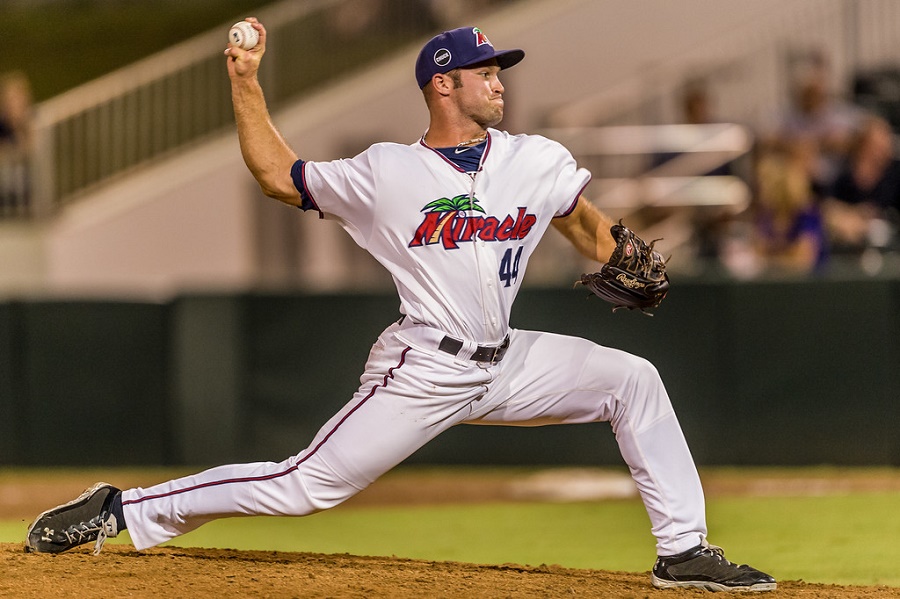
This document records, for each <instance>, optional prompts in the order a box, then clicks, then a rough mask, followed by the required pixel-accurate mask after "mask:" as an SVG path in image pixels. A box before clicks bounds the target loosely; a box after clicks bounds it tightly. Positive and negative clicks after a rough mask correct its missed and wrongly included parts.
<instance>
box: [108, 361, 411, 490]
mask: <svg viewBox="0 0 900 599" xmlns="http://www.w3.org/2000/svg"><path fill="white" fill-rule="evenodd" d="M410 349H412V348H411V347H408V346H407V348H406V349H404V350H403V353H401V354H400V361H399V362H398V363H397V365H396V366H392V367H391V368H390V369H388V371H387V374H385V375H384V381H383V382H381V383H380V384H378V385H375V386H374V387H372V390H371V391H369V394H368V395H366V396H365V397H364V398H362V400H360V402H359V403H358V404H356V405H355V406H354V407H353V409H351V410H350V411H349V412H347V413H346V414H345V415H344V417H343V418H341V420H340V421H339V422H338V423H337V424H335V425H334V428H332V429H331V430H330V431H328V434H327V435H325V438H324V439H322V440H321V441H320V442H319V444H318V445H316V446H315V447H314V448H313V450H312V451H310V452H309V453H308V454H306V455H305V456H303V459H301V460H300V461H299V462H297V463H296V464H294V465H293V466H291V467H290V468H288V469H287V470H284V471H283V472H276V473H274V474H267V475H265V476H247V477H244V478H229V479H224V480H213V481H209V482H205V483H202V484H199V485H194V486H193V487H185V488H184V489H176V490H174V491H169V492H168V493H159V494H157V495H146V496H144V497H139V498H137V499H129V500H127V501H123V502H122V505H135V504H138V503H143V502H144V501H148V500H151V499H162V498H164V497H173V496H175V495H181V494H182V493H187V492H188V491H197V490H200V489H207V488H209V487H218V486H221V485H228V484H231V483H254V482H262V481H267V480H274V479H276V478H281V477H283V476H287V475H288V474H291V473H292V472H294V471H296V470H297V469H298V468H299V467H300V464H302V463H303V462H305V461H306V460H308V459H309V458H311V457H312V456H314V455H315V454H316V452H317V451H319V449H320V448H321V447H322V446H323V445H325V443H326V442H327V441H328V439H330V438H331V436H332V435H333V434H334V433H335V432H336V431H337V429H338V428H340V426H341V425H342V424H343V423H344V422H346V421H347V419H348V418H349V417H350V416H351V415H353V413H354V412H356V410H358V409H359V408H361V407H362V406H363V405H364V404H365V403H366V402H367V401H369V399H371V398H372V396H373V395H375V392H376V391H377V390H378V389H380V388H383V387H387V384H388V379H392V378H394V371H395V370H397V369H398V368H400V367H401V366H403V364H404V362H406V354H407V352H408V351H409V350H410Z"/></svg>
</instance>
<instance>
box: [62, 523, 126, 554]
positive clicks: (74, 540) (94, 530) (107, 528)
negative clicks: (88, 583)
mask: <svg viewBox="0 0 900 599" xmlns="http://www.w3.org/2000/svg"><path fill="white" fill-rule="evenodd" d="M62 534H63V536H65V538H66V541H68V543H69V544H70V545H71V546H73V547H75V546H77V545H82V544H84V543H89V542H90V541H93V540H95V539H96V541H97V542H96V543H95V544H94V551H93V553H94V555H99V554H100V550H101V549H102V548H103V544H104V543H105V542H106V539H107V538H109V537H115V536H116V535H117V534H118V529H117V527H116V517H115V516H113V515H112V514H110V515H108V516H107V517H106V518H104V517H103V514H100V515H98V516H95V517H93V518H91V519H90V520H88V521H87V522H79V523H78V524H73V525H72V526H70V527H69V528H67V529H65V530H63V531H62Z"/></svg>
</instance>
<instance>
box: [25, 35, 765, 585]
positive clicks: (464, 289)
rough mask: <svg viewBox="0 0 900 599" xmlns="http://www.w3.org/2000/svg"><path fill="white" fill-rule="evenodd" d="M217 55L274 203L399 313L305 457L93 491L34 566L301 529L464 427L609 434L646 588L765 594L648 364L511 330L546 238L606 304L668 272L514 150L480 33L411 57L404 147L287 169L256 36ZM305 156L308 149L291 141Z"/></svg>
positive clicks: (656, 284) (530, 155) (498, 67)
mask: <svg viewBox="0 0 900 599" xmlns="http://www.w3.org/2000/svg"><path fill="white" fill-rule="evenodd" d="M247 22H248V23H250V24H251V25H252V27H253V28H254V29H255V30H256V31H257V32H258V34H259V41H258V43H257V45H256V46H255V47H253V48H251V49H249V50H247V49H243V48H240V47H238V46H236V45H234V44H229V46H228V48H227V49H226V50H225V56H226V62H227V68H228V74H229V76H230V79H231V86H232V97H233V103H234V113H235V118H236V121H237V130H238V138H239V141H240V148H241V152H242V155H243V158H244V161H245V162H246V164H247V167H248V168H249V170H250V172H251V173H252V174H253V176H254V177H255V178H256V180H257V181H258V182H259V184H260V186H261V188H262V190H263V191H264V192H265V194H266V195H268V196H270V197H272V198H275V199H277V200H280V201H282V202H285V203H287V204H291V205H294V206H297V207H299V208H301V209H302V210H304V211H311V212H314V213H318V214H319V215H321V216H323V217H324V218H327V219H333V220H335V221H337V222H338V223H339V224H340V225H341V227H343V228H344V229H345V230H346V231H347V233H348V234H349V235H350V236H351V237H352V238H353V240H354V241H355V242H356V243H357V244H359V245H360V246H361V247H362V248H364V249H366V250H367V251H368V252H369V253H371V254H372V256H374V257H375V259H377V260H378V261H379V262H380V263H381V264H382V265H383V266H384V268H386V269H387V270H388V271H389V272H390V274H391V276H392V277H393V280H394V282H395V284H396V286H397V293H398V294H399V297H400V312H401V314H402V317H401V318H400V319H399V320H397V321H396V322H394V323H392V324H390V326H388V327H387V328H386V329H385V330H384V332H383V333H382V334H381V335H380V336H379V337H378V339H377V340H376V341H375V343H374V345H373V346H372V349H371V352H370V354H369V357H368V360H367V362H366V364H365V370H364V373H363V374H362V376H361V378H360V386H359V389H358V391H357V392H356V394H355V395H354V396H353V397H352V398H351V399H350V401H349V402H348V403H347V404H346V405H345V406H344V407H343V408H342V409H341V410H340V411H339V412H338V413H337V414H335V415H334V417H333V418H332V419H331V420H329V421H328V422H327V423H325V425H324V426H323V427H322V428H321V430H320V431H319V432H318V434H317V435H316V436H315V438H314V439H312V442H311V443H310V444H309V446H308V447H306V448H305V449H303V450H302V451H300V452H299V453H298V454H296V455H294V456H292V457H289V458H287V459H285V460H284V461H281V462H260V463H251V464H238V465H228V466H221V467H218V468H213V469H211V470H207V471H205V472H202V473H200V474H196V475H194V476H188V477H185V478H181V479H177V480H172V481H169V482H165V483H162V484H159V485H156V486H153V487H150V488H135V489H126V490H121V491H120V490H119V489H117V488H115V487H113V486H112V485H109V484H107V483H98V484H96V485H94V486H93V487H91V488H90V489H88V490H86V491H85V492H84V494H82V495H81V496H80V497H78V498H76V499H75V500H73V501H72V502H70V503H67V504H65V505H63V506H59V507H57V508H54V509H51V510H48V511H46V512H44V513H43V514H41V515H40V516H39V517H38V518H37V520H36V521H35V522H34V524H33V525H32V527H31V529H30V530H29V532H28V537H27V541H26V548H27V549H28V550H29V551H38V552H51V553H53V552H60V551H65V550H67V549H70V548H72V547H75V546H77V545H81V544H83V543H88V542H94V543H95V551H96V552H99V550H100V547H101V546H102V544H103V542H104V540H105V539H106V538H107V537H111V536H115V535H116V534H118V533H119V532H120V531H122V530H124V529H125V528H127V529H128V530H129V532H130V535H131V538H132V540H133V542H134V545H135V547H136V548H137V549H144V548H147V547H152V546H154V545H158V544H160V543H163V542H165V541H168V540H170V539H172V538H174V537H176V536H178V535H182V534H184V533H186V532H188V531H191V530H193V529H195V528H197V527H199V526H201V525H202V524H204V523H206V522H209V521H210V520H213V519H216V518H223V517H230V516H239V515H279V516H304V515H307V514H311V513H314V512H317V511H320V510H325V509H328V508H330V507H333V506H335V505H338V504H339V503H341V502H343V501H345V500H346V499H348V498H349V497H351V496H353V495H354V494H355V493H358V492H359V491H361V490H362V489H365V488H366V487H367V486H368V485H370V484H372V483H373V482H374V481H375V480H376V479H377V478H378V477H379V476H381V475H382V474H384V473H385V472H387V471H388V470H390V469H391V468H393V467H394V466H395V465H397V464H399V463H400V462H402V461H403V460H404V459H405V458H407V457H408V456H410V455H411V454H412V453H413V452H415V451H416V450H417V449H419V448H420V447H422V445H424V444H425V443H427V442H428V441H429V440H431V439H432V438H434V437H436V436H437V435H439V434H440V433H441V432H443V431H444V430H446V429H448V428H450V427H452V426H455V425H457V424H479V425H511V426H535V425H545V424H568V423H585V422H599V421H606V422H610V423H611V425H612V429H613V431H614V433H615V436H616V440H617V442H618V445H619V448H620V450H621V453H622V457H623V458H624V460H625V462H626V463H627V465H628V467H629V469H630V471H631V474H632V476H633V478H634V481H635V483H636V484H637V488H638V490H639V492H640V495H641V498H642V500H643V503H644V505H645V506H646V509H647V513H648V514H649V517H650V522H651V525H652V533H653V535H654V536H655V537H656V548H657V555H658V557H657V560H656V563H655V565H654V566H653V569H652V575H651V580H652V584H653V585H654V586H656V587H661V588H670V587H701V588H707V589H710V590H726V591H732V590H752V591H766V590H773V589H775V588H776V583H775V580H774V579H773V578H772V577H771V576H769V575H767V574H764V573H763V572H760V571H758V570H756V569H754V568H751V567H750V566H746V565H737V564H734V563H732V562H730V561H728V560H726V559H725V557H724V555H723V552H722V550H721V549H720V548H718V547H715V546H714V545H710V544H709V543H708V542H707V540H706V537H707V529H706V517H705V506H704V497H703V491H702V488H701V485H700V480H699V477H698V475H697V471H696V468H695V466H694V463H693V459H692V457H691V454H690V451H689V449H688V446H687V443H686V442H685V439H684V436H683V434H682V431H681V428H680V426H679V423H678V420H677V419H676V416H675V413H674V411H673V409H672V405H671V403H670V401H669V397H668V396H667V394H666V390H665V388H664V386H663V383H662V381H661V380H660V377H659V375H658V373H657V371H656V369H655V368H654V367H653V365H651V364H650V363H649V362H648V361H646V360H644V359H642V358H639V357H636V356H633V355H630V354H627V353H625V352H622V351H620V350H616V349H611V348H608V347H603V346H600V345H597V344H595V343H592V342H590V341H587V340H584V339H579V338H573V337H567V336H562V335H556V334H550V333H545V332H538V331H527V330H518V329H511V328H510V326H509V316H510V309H511V307H512V305H513V301H514V300H515V297H516V294H517V293H518V291H519V288H520V286H521V284H522V278H523V276H524V273H525V269H526V268H527V266H528V260H529V258H530V257H531V255H532V253H533V252H534V250H535V248H536V246H537V244H538V241H539V240H540V239H541V236H542V235H543V234H544V232H545V231H546V230H547V228H548V227H550V226H551V225H552V226H553V227H555V228H556V229H558V230H559V231H560V232H561V233H562V234H563V235H564V236H565V237H566V238H568V239H569V240H570V241H571V242H572V243H573V244H574V246H575V247H576V248H577V249H578V250H579V251H580V252H581V253H582V254H584V255H586V256H588V257H590V258H592V259H594V260H596V261H597V262H598V263H602V264H604V267H603V268H602V269H601V270H600V272H598V273H594V274H592V275H585V276H584V277H583V278H582V282H583V283H584V284H585V285H586V286H588V287H589V288H590V289H591V290H593V291H595V292H596V293H598V295H600V296H601V297H603V298H604V299H607V300H609V301H610V302H612V303H613V304H615V305H616V306H625V307H629V308H638V309H641V310H647V309H650V308H655V307H656V306H657V305H658V304H659V301H660V300H661V299H662V298H663V297H664V296H665V293H666V291H667V290H668V278H667V276H666V274H665V262H664V260H663V259H662V257H661V256H660V255H659V254H658V253H656V252H654V251H653V249H652V245H648V244H646V243H644V242H643V241H642V240H641V239H640V238H639V237H637V235H635V234H634V233H633V232H632V231H630V230H629V229H627V228H626V227H625V226H623V225H621V224H615V223H612V222H611V221H610V219H609V218H608V217H607V216H606V215H604V214H603V213H601V212H600V211H599V210H597V209H596V208H595V207H594V206H593V205H592V204H591V203H590V202H589V201H588V200H586V199H585V198H584V197H582V195H581V194H582V192H583V190H584V188H585V186H586V185H587V184H588V181H589V180H590V174H589V173H588V172H587V171H586V170H585V169H583V168H579V167H578V166H577V164H576V162H575V160H574V159H573V158H572V155H571V154H570V153H569V151H567V150H566V148H564V147H563V146H562V145H560V144H558V143H556V142H554V141H551V140H549V139H546V138H544V137H540V136H535V135H510V134H509V133H507V132H504V131H502V130H499V129H496V128H495V127H496V126H497V125H498V124H499V123H500V121H501V119H502V118H503V111H504V103H505V96H504V88H503V84H502V83H501V73H502V71H503V70H504V69H508V68H510V67H512V66H514V65H516V64H517V63H519V62H520V61H521V60H522V59H523V58H524V56H525V53H524V52H523V51H522V50H502V51H500V50H496V49H495V48H494V46H493V45H492V44H491V42H490V40H489V39H488V37H487V36H486V35H485V33H484V32H483V31H482V30H480V29H479V28H477V27H461V28H459V29H454V30H452V31H447V32H444V33H441V34H440V35H438V36H436V37H434V38H433V39H431V40H430V41H429V42H428V43H427V44H425V46H424V47H423V48H422V50H421V52H420V54H419V57H418V60H417V61H416V65H415V78H416V82H417V83H418V86H419V88H420V89H421V90H422V94H423V97H424V100H425V105H426V107H427V109H428V112H429V115H430V123H429V127H428V129H427V130H426V131H425V133H424V134H423V135H422V137H421V138H420V139H418V140H415V141H414V142H413V143H410V144H408V145H403V144H396V143H377V144H374V145H372V146H371V147H370V148H368V149H367V150H365V151H363V152H362V153H360V154H359V155H357V156H355V157H353V158H348V159H343V160H335V161H332V162H312V161H306V160H303V159H302V157H299V156H298V155H297V154H295V153H294V151H293V150H292V149H291V147H290V146H289V145H288V143H287V142H286V141H285V140H284V139H283V138H282V136H281V135H280V134H279V132H278V131H277V130H276V128H275V127H274V125H273V124H272V121H271V119H270V116H269V113H268V110H267V108H266V103H265V99H264V96H263V92H262V89H261V87H260V85H259V82H258V80H257V70H258V68H259V66H260V61H261V59H262V58H263V56H264V55H265V51H266V30H265V28H264V27H263V25H262V24H261V23H259V22H258V21H257V20H256V19H252V18H251V19H247ZM301 141H302V140H301Z"/></svg>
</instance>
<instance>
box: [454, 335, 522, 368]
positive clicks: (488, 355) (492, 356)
mask: <svg viewBox="0 0 900 599" xmlns="http://www.w3.org/2000/svg"><path fill="white" fill-rule="evenodd" d="M462 347H463V342H462V341H460V340H459V339H454V338H453V337H444V338H443V339H442V340H441V344H440V345H438V349H439V350H441V351H444V352H447V353H448V354H453V355H454V356H456V355H459V350H461V349H462ZM508 348H509V335H507V336H506V339H504V340H503V343H501V344H500V345H497V346H495V347H485V346H482V345H479V346H478V348H477V349H476V350H475V353H474V354H472V357H471V358H469V359H470V360H475V361H476V362H499V361H500V360H502V359H503V356H504V354H506V350H507V349H508Z"/></svg>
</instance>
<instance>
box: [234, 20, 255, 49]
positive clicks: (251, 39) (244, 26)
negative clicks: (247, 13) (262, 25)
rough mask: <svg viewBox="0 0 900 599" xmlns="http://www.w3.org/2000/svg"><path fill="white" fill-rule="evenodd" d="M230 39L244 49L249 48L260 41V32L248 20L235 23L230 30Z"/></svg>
mask: <svg viewBox="0 0 900 599" xmlns="http://www.w3.org/2000/svg"><path fill="white" fill-rule="evenodd" d="M228 41H229V42H231V43H232V44H234V45H235V46H237V47H238V48H243V49H244V50H249V49H250V48H253V47H254V46H256V44H258V43H259V32H258V31H257V30H256V29H254V28H253V25H251V24H250V23H248V22H247V21H241V22H239V23H235V24H234V25H233V26H232V27H231V31H229V32H228Z"/></svg>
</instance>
